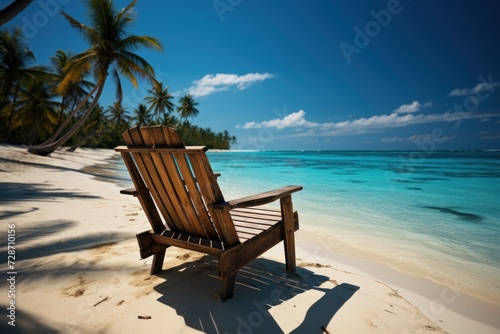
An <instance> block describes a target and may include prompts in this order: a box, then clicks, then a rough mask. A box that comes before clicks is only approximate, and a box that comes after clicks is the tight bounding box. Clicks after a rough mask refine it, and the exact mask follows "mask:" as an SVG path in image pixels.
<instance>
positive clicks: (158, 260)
mask: <svg viewBox="0 0 500 334" xmlns="http://www.w3.org/2000/svg"><path fill="white" fill-rule="evenodd" d="M166 250H167V249H166V248H164V249H163V250H161V251H159V252H158V253H156V254H154V255H153V264H152V265H151V275H154V274H156V273H159V272H160V271H161V270H162V268H163V260H165V252H166Z"/></svg>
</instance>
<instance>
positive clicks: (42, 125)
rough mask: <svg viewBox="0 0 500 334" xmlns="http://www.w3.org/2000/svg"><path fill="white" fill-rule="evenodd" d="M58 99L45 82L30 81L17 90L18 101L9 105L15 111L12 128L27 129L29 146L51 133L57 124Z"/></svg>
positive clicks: (49, 85)
mask: <svg viewBox="0 0 500 334" xmlns="http://www.w3.org/2000/svg"><path fill="white" fill-rule="evenodd" d="M58 98H59V96H58V95H57V94H55V92H54V90H53V87H51V83H49V82H47V81H40V80H32V81H30V82H29V83H28V85H27V86H26V88H24V87H23V88H21V89H20V90H19V99H18V100H17V101H16V102H15V103H13V104H11V106H12V108H15V109H16V113H15V116H14V119H13V126H14V128H18V127H25V128H27V129H28V135H27V137H28V138H27V139H28V142H27V143H28V144H29V145H32V144H33V143H34V142H35V141H36V139H37V138H39V137H43V136H46V135H47V134H49V133H50V132H51V131H53V128H54V126H55V125H56V123H57V112H56V109H58V108H59V107H60V104H61V103H60V102H59V101H57V99H58Z"/></svg>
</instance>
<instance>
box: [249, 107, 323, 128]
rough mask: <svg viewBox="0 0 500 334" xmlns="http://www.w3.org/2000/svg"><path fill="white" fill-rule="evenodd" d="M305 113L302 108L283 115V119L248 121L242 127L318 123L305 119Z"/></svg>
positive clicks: (273, 126)
mask: <svg viewBox="0 0 500 334" xmlns="http://www.w3.org/2000/svg"><path fill="white" fill-rule="evenodd" d="M305 116H306V113H305V111H304V110H299V111H297V112H293V113H291V114H290V115H287V116H285V117H284V118H283V119H279V118H276V119H272V120H270V121H264V122H260V123H256V122H248V123H246V124H245V125H243V129H260V128H276V129H284V128H294V127H309V128H310V127H316V126H318V125H319V124H318V123H313V122H309V121H306V120H305V118H304V117H305Z"/></svg>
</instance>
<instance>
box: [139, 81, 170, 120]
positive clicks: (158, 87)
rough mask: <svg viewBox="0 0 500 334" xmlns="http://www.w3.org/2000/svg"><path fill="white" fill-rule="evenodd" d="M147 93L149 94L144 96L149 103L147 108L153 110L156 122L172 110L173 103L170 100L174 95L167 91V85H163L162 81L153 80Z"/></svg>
mask: <svg viewBox="0 0 500 334" xmlns="http://www.w3.org/2000/svg"><path fill="white" fill-rule="evenodd" d="M148 93H149V94H151V95H150V96H146V98H145V101H146V104H149V110H150V111H151V110H152V111H153V112H154V114H153V118H154V119H155V120H156V122H158V121H159V120H161V119H162V118H163V119H165V118H166V116H167V114H170V113H171V112H172V111H174V104H173V103H172V101H171V100H172V99H173V98H174V96H173V95H172V94H170V93H169V92H168V86H167V87H163V82H158V81H156V80H155V81H153V83H152V88H151V89H149V90H148ZM166 111H168V113H167V112H166Z"/></svg>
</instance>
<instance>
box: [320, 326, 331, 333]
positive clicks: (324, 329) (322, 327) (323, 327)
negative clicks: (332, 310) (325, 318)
mask: <svg viewBox="0 0 500 334" xmlns="http://www.w3.org/2000/svg"><path fill="white" fill-rule="evenodd" d="M321 329H322V330H323V333H326V334H330V332H329V331H328V330H327V329H326V327H325V326H321Z"/></svg>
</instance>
